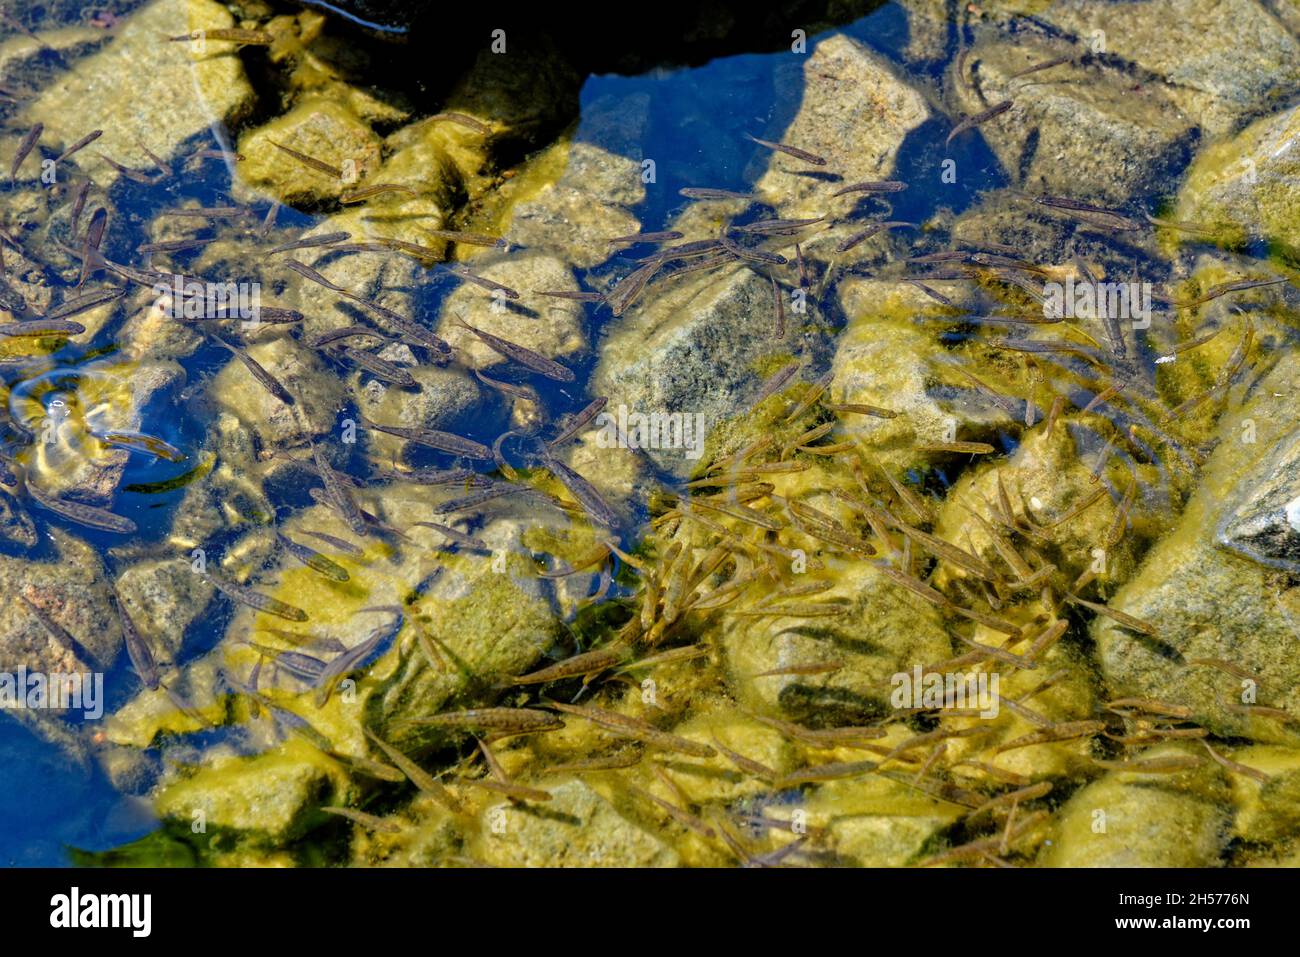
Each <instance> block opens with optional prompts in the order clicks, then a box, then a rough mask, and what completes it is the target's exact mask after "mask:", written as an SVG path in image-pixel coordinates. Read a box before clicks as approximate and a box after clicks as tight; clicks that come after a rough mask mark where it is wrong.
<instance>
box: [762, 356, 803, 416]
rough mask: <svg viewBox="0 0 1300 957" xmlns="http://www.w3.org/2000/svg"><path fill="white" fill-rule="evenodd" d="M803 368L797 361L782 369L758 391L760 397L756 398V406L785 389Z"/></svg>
mask: <svg viewBox="0 0 1300 957" xmlns="http://www.w3.org/2000/svg"><path fill="white" fill-rule="evenodd" d="M801 367H802V363H800V362H799V361H798V360H797V359H796V360H795V361H794V362H791V363H790V364H789V365H787V366H784V367H782V368H781V369H779V370H778V371H777V372H775V373H774V374H773V375H772V376H771V377H769V378H768V380H767V381H766V382H764V383H763V385H762V386H761V387H760V388H759V390H758V395H756V396H755V397H754V402H753V404H754V405H758V404H759V403H760V402H762V401H763V400H764V399H766V398H767V397H768V396H771V395H775V394H776V393H777V392H780V391H781V390H782V389H783V388H785V384H786V383H787V382H789V381H790V380H791V379H793V378H794V376H795V373H797V372H798V371H799V369H800V368H801Z"/></svg>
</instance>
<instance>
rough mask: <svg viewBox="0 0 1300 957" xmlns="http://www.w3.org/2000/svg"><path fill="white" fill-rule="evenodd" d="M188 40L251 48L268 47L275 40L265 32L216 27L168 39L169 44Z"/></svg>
mask: <svg viewBox="0 0 1300 957" xmlns="http://www.w3.org/2000/svg"><path fill="white" fill-rule="evenodd" d="M190 40H228V41H230V42H231V43H243V44H248V45H252V46H270V45H271V44H272V43H273V42H274V41H275V38H274V37H273V36H271V34H269V33H267V32H266V31H265V30H245V29H244V28H242V27H217V28H216V29H213V30H194V31H193V32H191V33H182V34H181V35H180V36H177V37H168V38H167V41H168V42H169V43H179V42H182V41H190Z"/></svg>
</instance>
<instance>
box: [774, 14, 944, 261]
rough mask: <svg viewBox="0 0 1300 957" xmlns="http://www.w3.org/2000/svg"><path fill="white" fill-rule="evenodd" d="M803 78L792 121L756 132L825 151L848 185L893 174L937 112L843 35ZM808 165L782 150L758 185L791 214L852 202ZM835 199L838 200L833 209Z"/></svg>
mask: <svg viewBox="0 0 1300 957" xmlns="http://www.w3.org/2000/svg"><path fill="white" fill-rule="evenodd" d="M803 81H804V91H803V101H802V103H801V104H800V106H799V112H798V113H797V114H796V115H795V118H794V120H793V122H792V123H791V124H790V125H789V127H788V128H787V129H786V130H785V131H784V132H782V133H778V131H775V130H766V131H763V132H762V133H756V134H755V135H757V136H760V137H762V138H763V139H768V140H780V141H781V142H783V143H790V144H792V145H794V146H796V147H798V148H799V149H803V150H808V151H809V152H812V153H815V154H817V155H818V156H821V157H823V158H825V159H826V165H827V169H831V170H834V171H835V172H836V173H838V174H839V175H840V177H841V178H842V180H843V182H844V183H845V184H849V183H860V182H863V181H865V180H883V179H891V178H893V173H894V172H895V170H894V165H895V163H896V161H897V157H898V150H899V147H901V146H902V144H903V141H904V139H905V138H906V137H907V135H908V134H909V133H911V132H912V131H913V130H915V129H916V128H917V127H919V126H920V125H921V124H922V123H924V122H925V121H926V120H927V119H929V118H930V115H931V114H930V109H929V107H928V106H927V105H926V102H925V98H924V97H923V96H922V95H921V94H920V93H919V92H918V91H917V90H916V89H914V88H913V87H912V86H911V85H910V84H908V83H907V82H905V81H904V80H903V79H902V78H901V77H900V76H899V75H898V73H897V72H896V71H895V69H894V68H893V67H892V66H891V65H890V64H889V63H888V61H886V60H885V59H884V58H883V57H881V56H880V55H878V54H876V53H874V52H872V51H871V50H869V49H867V48H866V47H865V46H863V45H862V44H861V43H859V42H858V41H856V40H854V39H852V38H850V37H847V36H844V35H842V34H841V35H836V36H832V37H829V38H827V39H826V40H823V41H822V42H821V43H819V44H817V47H816V49H815V50H813V52H812V55H811V56H809V57H808V58H807V60H806V61H805V62H804V66H803ZM808 170H809V167H808V164H807V163H801V162H800V161H799V160H797V159H795V158H793V157H790V156H786V155H785V154H782V153H778V154H776V155H775V156H774V157H773V159H772V161H771V165H770V166H769V167H768V170H767V172H766V173H764V174H763V176H762V177H760V178H759V180H758V182H757V183H756V184H755V186H756V188H757V189H758V190H759V191H760V192H761V193H764V194H766V195H770V196H771V197H772V199H773V202H774V203H775V208H776V209H777V211H778V214H779V215H780V216H783V217H786V218H791V219H798V218H802V217H816V216H821V215H823V214H825V213H828V212H838V211H840V210H846V209H849V208H852V206H853V204H854V199H853V197H852V196H850V197H847V198H846V197H840V198H839V199H834V200H831V199H828V197H827V194H828V193H829V192H833V190H832V189H830V188H829V187H828V184H827V183H825V182H824V181H823V180H821V179H820V178H818V177H815V176H809V175H808ZM828 203H831V204H837V205H835V206H834V207H833V208H831V209H828V208H827V204H828ZM810 248H811V247H810Z"/></svg>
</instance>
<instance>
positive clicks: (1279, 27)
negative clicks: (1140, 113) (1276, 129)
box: [1042, 0, 1300, 136]
mask: <svg viewBox="0 0 1300 957" xmlns="http://www.w3.org/2000/svg"><path fill="white" fill-rule="evenodd" d="M1287 7H1288V4H1286V3H1282V4H1277V5H1276V6H1275V7H1273V8H1271V9H1270V7H1269V6H1265V5H1261V4H1258V3H1252V2H1250V0H1141V2H1133V3H1123V4H1098V3H1089V2H1086V0H1057V2H1055V3H1053V4H1052V5H1051V6H1050V7H1049V8H1048V9H1047V10H1045V11H1044V12H1043V14H1042V19H1043V20H1044V21H1045V22H1046V23H1049V24H1051V25H1052V26H1054V27H1057V28H1059V29H1061V30H1064V31H1066V32H1068V33H1070V34H1072V35H1074V36H1077V37H1080V38H1081V39H1083V40H1085V41H1087V42H1088V43H1089V44H1090V45H1093V46H1095V47H1096V48H1097V50H1098V52H1104V53H1105V54H1107V55H1108V56H1112V57H1122V58H1123V59H1125V60H1127V61H1129V62H1131V63H1133V64H1135V65H1136V66H1137V67H1139V68H1140V69H1141V70H1143V71H1145V72H1147V73H1149V74H1151V75H1153V76H1155V77H1158V78H1160V79H1161V80H1162V81H1163V84H1162V88H1163V90H1164V91H1165V92H1166V93H1167V95H1168V97H1169V99H1170V100H1172V101H1173V102H1174V103H1176V104H1177V106H1178V108H1179V109H1180V110H1181V111H1182V112H1184V113H1186V114H1187V115H1188V116H1190V117H1192V118H1193V119H1194V120H1195V121H1196V122H1197V123H1199V124H1200V126H1201V127H1202V128H1203V129H1204V130H1205V131H1206V132H1207V133H1209V134H1211V135H1212V136H1217V135H1220V134H1222V133H1225V132H1229V131H1231V130H1233V129H1236V128H1238V127H1240V125H1241V124H1242V123H1243V122H1244V121H1245V120H1247V119H1250V118H1252V117H1253V116H1256V115H1258V114H1259V113H1262V112H1265V111H1266V110H1269V109H1271V108H1273V107H1274V106H1275V105H1276V104H1278V103H1284V102H1286V101H1287V100H1289V99H1290V98H1291V97H1292V96H1293V95H1294V94H1295V93H1297V92H1300V39H1298V38H1297V37H1296V35H1295V33H1294V32H1293V29H1292V30H1288V29H1287V27H1286V26H1285V25H1284V23H1283V21H1282V20H1281V19H1280V18H1279V14H1281V13H1282V12H1283V11H1285V9H1286V8H1287ZM1275 11H1276V12H1275ZM1058 75H1059V74H1057V75H1054V76H1058Z"/></svg>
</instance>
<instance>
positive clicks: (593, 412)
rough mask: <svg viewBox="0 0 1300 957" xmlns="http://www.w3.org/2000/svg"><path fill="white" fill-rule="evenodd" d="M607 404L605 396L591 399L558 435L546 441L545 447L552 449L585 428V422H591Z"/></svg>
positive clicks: (607, 400)
mask: <svg viewBox="0 0 1300 957" xmlns="http://www.w3.org/2000/svg"><path fill="white" fill-rule="evenodd" d="M608 404H609V398H608V397H607V396H600V397H599V398H597V399H592V400H591V402H589V403H588V404H587V406H586V408H584V409H583V410H582V411H581V412H579V413H578V414H577V415H575V416H574V417H573V419H572V420H571V421H570V422H569V423H568V424H567V425H566V426H565V427H564V431H562V432H561V433H560V434H559V435H557V436H556V437H555V438H553V439H551V440H550V441H549V442H547V443H546V447H547V448H548V449H554V448H556V447H557V446H560V445H563V444H564V443H565V442H567V441H569V439H571V438H573V437H574V436H575V435H577V434H578V433H579V432H581V431H582V430H583V429H584V428H586V427H587V424H588V423H589V422H591V421H592V420H593V419H594V418H596V416H598V415H600V413H601V411H602V410H603V409H604V408H605V406H606V405H608Z"/></svg>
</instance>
